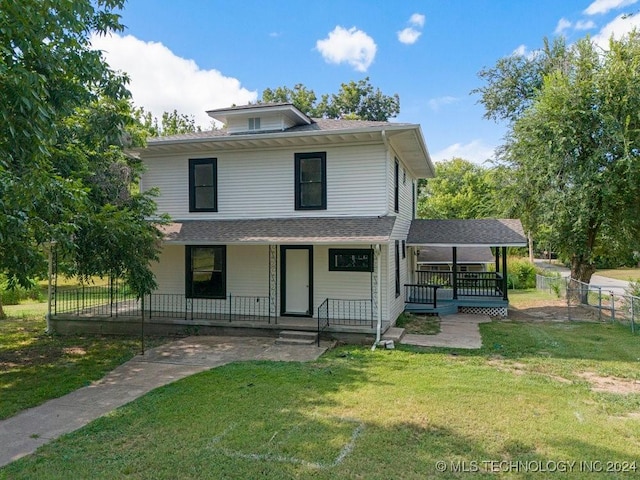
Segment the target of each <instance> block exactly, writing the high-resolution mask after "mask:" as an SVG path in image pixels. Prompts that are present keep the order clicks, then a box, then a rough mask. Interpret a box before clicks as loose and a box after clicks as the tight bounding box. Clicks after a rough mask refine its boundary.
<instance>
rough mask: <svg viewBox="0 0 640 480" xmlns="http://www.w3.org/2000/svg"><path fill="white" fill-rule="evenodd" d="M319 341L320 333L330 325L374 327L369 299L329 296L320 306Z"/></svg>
mask: <svg viewBox="0 0 640 480" xmlns="http://www.w3.org/2000/svg"><path fill="white" fill-rule="evenodd" d="M317 316H318V342H319V341H320V334H321V333H322V332H323V331H324V330H325V329H326V328H327V327H329V326H330V325H353V326H365V325H366V326H370V327H371V328H373V327H374V326H375V322H374V319H373V305H372V302H371V300H370V299H367V300H341V299H336V298H327V299H325V301H324V302H322V303H321V304H320V306H319V307H318V315H317Z"/></svg>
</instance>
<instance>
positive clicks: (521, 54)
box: [511, 45, 527, 57]
mask: <svg viewBox="0 0 640 480" xmlns="http://www.w3.org/2000/svg"><path fill="white" fill-rule="evenodd" d="M526 54H527V46H526V45H520V46H518V48H516V49H515V50H514V51H513V52H512V53H511V55H517V56H519V57H524V56H525V55H526Z"/></svg>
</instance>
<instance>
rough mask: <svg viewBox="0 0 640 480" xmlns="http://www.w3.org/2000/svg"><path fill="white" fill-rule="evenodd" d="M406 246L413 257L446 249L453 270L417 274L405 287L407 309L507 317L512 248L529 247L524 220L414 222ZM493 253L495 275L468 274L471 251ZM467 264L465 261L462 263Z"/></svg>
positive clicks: (425, 271) (413, 271) (478, 272)
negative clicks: (509, 266)
mask: <svg viewBox="0 0 640 480" xmlns="http://www.w3.org/2000/svg"><path fill="white" fill-rule="evenodd" d="M407 245H408V246H409V247H410V248H411V250H412V251H413V257H414V258H418V257H419V256H420V249H421V248H423V249H424V248H434V247H435V248H439V249H447V250H445V251H448V252H449V256H448V257H447V258H446V260H447V261H446V262H444V263H445V264H447V265H450V269H448V271H445V270H443V269H437V270H436V269H432V270H418V269H417V266H416V268H414V269H412V272H411V273H412V275H411V283H408V284H405V285H404V289H405V309H406V310H407V311H410V312H414V313H427V314H430V313H431V314H450V313H457V312H463V313H488V314H490V315H495V316H506V314H507V306H508V304H509V297H508V289H507V280H508V271H507V248H508V247H521V246H526V245H527V242H526V237H525V235H524V231H523V229H522V224H521V223H520V221H519V220H514V219H481V220H414V221H413V222H412V224H411V229H410V231H409V237H408V240H407ZM471 248H474V249H478V248H486V249H491V252H493V255H494V262H493V264H492V266H493V271H468V269H467V268H464V267H461V265H460V264H461V263H463V264H464V263H466V259H465V255H466V254H468V252H469V249H471ZM460 260H462V261H460Z"/></svg>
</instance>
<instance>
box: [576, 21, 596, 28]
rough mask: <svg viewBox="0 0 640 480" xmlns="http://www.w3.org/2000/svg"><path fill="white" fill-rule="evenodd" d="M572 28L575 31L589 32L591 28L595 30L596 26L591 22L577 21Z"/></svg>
mask: <svg viewBox="0 0 640 480" xmlns="http://www.w3.org/2000/svg"><path fill="white" fill-rule="evenodd" d="M574 28H575V29H576V30H591V29H592V28H596V24H595V22H593V21H591V20H578V21H577V22H576V24H575V25H574Z"/></svg>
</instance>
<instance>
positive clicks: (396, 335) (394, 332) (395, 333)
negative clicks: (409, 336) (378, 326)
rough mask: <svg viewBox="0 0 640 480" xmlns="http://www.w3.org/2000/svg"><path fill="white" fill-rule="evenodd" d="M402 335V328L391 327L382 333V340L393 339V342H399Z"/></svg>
mask: <svg viewBox="0 0 640 480" xmlns="http://www.w3.org/2000/svg"><path fill="white" fill-rule="evenodd" d="M403 336H404V328H400V327H391V328H390V329H389V330H387V331H386V332H384V335H382V340H393V341H394V342H397V343H400V340H401V339H402V337H403Z"/></svg>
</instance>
